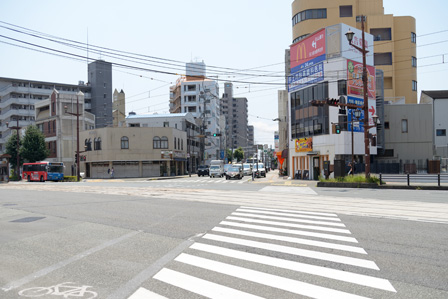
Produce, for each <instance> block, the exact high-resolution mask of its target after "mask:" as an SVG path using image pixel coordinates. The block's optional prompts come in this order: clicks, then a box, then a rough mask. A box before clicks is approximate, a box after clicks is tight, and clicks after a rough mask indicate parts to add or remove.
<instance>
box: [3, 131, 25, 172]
mask: <svg viewBox="0 0 448 299" xmlns="http://www.w3.org/2000/svg"><path fill="white" fill-rule="evenodd" d="M19 147H22V139H21V138H19ZM6 153H7V154H9V155H11V159H10V160H9V163H11V166H12V168H13V169H16V168H17V131H14V132H12V133H11V136H9V138H8V141H6ZM19 158H20V161H19V163H20V165H21V164H22V163H23V157H22V156H20V157H19Z"/></svg>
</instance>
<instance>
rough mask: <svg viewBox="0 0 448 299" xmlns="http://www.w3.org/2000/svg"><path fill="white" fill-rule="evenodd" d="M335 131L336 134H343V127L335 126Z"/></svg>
mask: <svg viewBox="0 0 448 299" xmlns="http://www.w3.org/2000/svg"><path fill="white" fill-rule="evenodd" d="M334 130H335V132H336V134H341V126H340V125H335V126H334Z"/></svg>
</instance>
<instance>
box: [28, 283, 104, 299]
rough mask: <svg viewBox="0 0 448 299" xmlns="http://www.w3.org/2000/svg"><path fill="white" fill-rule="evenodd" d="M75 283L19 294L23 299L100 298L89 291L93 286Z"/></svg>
mask: <svg viewBox="0 0 448 299" xmlns="http://www.w3.org/2000/svg"><path fill="white" fill-rule="evenodd" d="M73 284H74V282H63V283H60V284H57V285H54V286H51V287H34V288H29V289H24V290H21V291H20V292H19V295H20V296H23V297H41V296H45V295H53V296H63V297H64V298H70V297H79V298H84V299H93V298H96V297H97V296H98V294H97V293H96V292H93V291H89V290H87V289H88V288H91V286H75V285H73Z"/></svg>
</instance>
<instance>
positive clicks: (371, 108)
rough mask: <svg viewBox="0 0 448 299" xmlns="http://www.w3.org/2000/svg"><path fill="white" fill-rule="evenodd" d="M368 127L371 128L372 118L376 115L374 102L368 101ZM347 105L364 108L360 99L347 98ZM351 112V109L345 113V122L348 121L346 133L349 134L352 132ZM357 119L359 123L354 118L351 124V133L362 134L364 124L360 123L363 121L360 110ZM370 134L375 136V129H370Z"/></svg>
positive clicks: (362, 114)
mask: <svg viewBox="0 0 448 299" xmlns="http://www.w3.org/2000/svg"><path fill="white" fill-rule="evenodd" d="M368 103H369V108H368V110H369V125H370V126H373V116H374V115H375V114H376V101H375V100H372V99H369V102H368ZM347 104H355V105H357V106H361V107H362V106H364V99H362V98H357V97H351V96H348V97H347ZM352 110H353V109H348V111H347V120H348V131H349V132H350V131H351V130H352V124H351V121H352ZM359 119H360V120H361V121H359V122H358V121H357V119H356V118H354V121H355V122H354V123H353V132H364V122H363V121H362V120H363V119H364V110H361V116H360V117H359ZM370 133H373V134H375V133H376V128H371V129H370Z"/></svg>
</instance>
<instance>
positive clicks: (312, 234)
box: [0, 177, 448, 299]
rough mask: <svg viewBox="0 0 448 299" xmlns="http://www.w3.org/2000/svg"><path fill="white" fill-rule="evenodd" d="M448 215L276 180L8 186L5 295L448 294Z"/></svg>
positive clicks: (0, 248)
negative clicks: (291, 184) (447, 232)
mask: <svg viewBox="0 0 448 299" xmlns="http://www.w3.org/2000/svg"><path fill="white" fill-rule="evenodd" d="M207 179H209V178H207ZM447 215H448V203H447V199H446V193H444V192H435V191H432V192H430V191H409V190H403V191H400V190H398V191H397V190H394V191H390V190H381V191H371V190H358V189H357V190H354V189H353V190H352V189H342V190H336V189H331V188H324V189H316V188H310V187H309V186H290V185H288V183H287V182H284V183H282V182H278V181H277V182H272V181H270V180H269V179H259V180H256V181H254V182H252V181H251V180H250V179H249V180H244V179H243V180H241V181H232V182H226V183H225V180H220V179H213V180H212V181H210V179H209V180H199V179H198V178H193V177H192V178H185V179H178V180H166V181H126V180H115V181H90V182H84V183H26V182H24V183H18V184H8V185H0V227H1V230H0V256H1V259H0V288H1V289H0V298H23V297H37V296H39V298H53V299H54V298H58V297H59V298H75V297H76V298H131V299H137V298H204V297H212V298H230V297H234V298H260V297H261V298H302V297H303V298H307V297H315V298H448V283H447V282H448V281H447V277H448V249H447V248H448V235H447V234H446V230H447V228H448V217H447ZM218 294H220V296H221V297H219V296H218Z"/></svg>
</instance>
